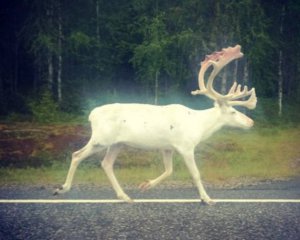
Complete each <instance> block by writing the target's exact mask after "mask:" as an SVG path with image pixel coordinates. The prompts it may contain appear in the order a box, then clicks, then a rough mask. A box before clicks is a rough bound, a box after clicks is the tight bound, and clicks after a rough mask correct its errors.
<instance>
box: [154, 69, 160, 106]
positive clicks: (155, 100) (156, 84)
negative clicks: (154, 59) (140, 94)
mask: <svg viewBox="0 0 300 240" xmlns="http://www.w3.org/2000/svg"><path fill="white" fill-rule="evenodd" d="M158 76H159V71H158V70H156V72H155V90H154V91H155V93H154V95H155V96H154V104H155V105H157V104H158V90H159V89H158Z"/></svg>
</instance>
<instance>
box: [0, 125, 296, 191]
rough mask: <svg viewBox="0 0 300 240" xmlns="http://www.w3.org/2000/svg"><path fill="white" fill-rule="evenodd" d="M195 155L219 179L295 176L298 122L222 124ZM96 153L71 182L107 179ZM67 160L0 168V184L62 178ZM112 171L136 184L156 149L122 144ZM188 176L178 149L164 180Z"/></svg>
mask: <svg viewBox="0 0 300 240" xmlns="http://www.w3.org/2000/svg"><path fill="white" fill-rule="evenodd" d="M195 157H196V161H197V164H198V167H199V169H200V172H201V175H202V179H203V180H204V181H206V182H209V183H213V184H214V183H216V184H218V183H224V182H227V181H231V180H232V179H235V180H239V179H255V180H270V179H279V178H280V179H282V178H293V177H299V176H300V127H296V128H286V129H282V128H278V127H277V128H262V127H260V128H259V127H258V128H254V129H252V130H250V131H240V130H233V129H225V130H223V131H221V132H219V133H217V134H216V135H215V136H213V137H212V138H210V139H209V140H208V141H206V142H204V143H202V144H201V145H200V146H198V147H197V149H196V154H195ZM97 159H99V156H98V157H97V158H95V159H90V160H87V161H84V162H83V163H82V164H81V165H80V166H79V168H78V171H77V172H76V175H75V179H74V183H75V184H76V183H77V184H84V183H88V184H90V183H92V184H100V185H109V182H108V180H107V178H106V176H105V174H104V172H103V170H102V169H101V168H100V166H99V165H100V164H99V161H98V160H97ZM69 162H70V160H68V161H67V162H64V163H57V162H56V163H55V164H54V165H52V166H49V167H43V168H25V169H13V168H0V184H2V185H3V184H11V183H16V184H19V183H22V184H62V183H63V182H64V180H65V177H66V174H67V171H68V168H69ZM115 172H116V175H117V178H118V179H119V181H120V182H122V184H124V185H126V184H129V185H137V184H139V183H141V182H142V181H144V180H147V179H153V178H155V177H157V176H159V174H161V173H162V172H163V164H162V161H161V156H160V153H159V152H158V151H146V152H144V151H140V150H130V149H128V150H126V151H125V152H123V153H122V154H121V155H120V157H119V160H118V161H117V163H116V170H115ZM174 181H176V182H182V183H183V182H184V183H186V182H189V183H190V182H191V177H190V175H189V173H188V171H187V169H186V167H185V165H184V163H183V161H182V159H181V157H180V156H179V155H178V154H175V157H174V173H173V175H172V176H171V177H170V178H169V180H167V181H166V183H172V182H174Z"/></svg>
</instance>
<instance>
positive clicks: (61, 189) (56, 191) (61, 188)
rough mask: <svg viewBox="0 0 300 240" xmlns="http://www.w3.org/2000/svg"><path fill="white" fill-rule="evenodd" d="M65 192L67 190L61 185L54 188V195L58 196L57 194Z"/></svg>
mask: <svg viewBox="0 0 300 240" xmlns="http://www.w3.org/2000/svg"><path fill="white" fill-rule="evenodd" d="M64 192H65V191H64V188H63V187H59V188H57V189H55V190H54V192H53V195H54V196H56V195H59V194H61V193H64Z"/></svg>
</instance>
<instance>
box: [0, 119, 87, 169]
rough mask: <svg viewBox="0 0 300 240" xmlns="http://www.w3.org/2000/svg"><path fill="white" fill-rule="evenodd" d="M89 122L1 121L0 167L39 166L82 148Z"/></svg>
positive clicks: (85, 140)
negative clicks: (59, 123) (64, 124)
mask: <svg viewBox="0 0 300 240" xmlns="http://www.w3.org/2000/svg"><path fill="white" fill-rule="evenodd" d="M89 137H90V128H89V127H88V126H82V125H76V126H62V125H59V126H58V125H51V126H50V125H47V126H45V125H43V126H41V125H35V124H30V123H14V124H0V167H8V166H11V167H28V166H30V167H39V166H41V165H48V164H49V162H50V159H59V156H62V155H63V154H70V153H71V152H73V151H75V150H77V149H79V148H81V147H82V146H84V145H85V144H86V142H87V141H88V139H89Z"/></svg>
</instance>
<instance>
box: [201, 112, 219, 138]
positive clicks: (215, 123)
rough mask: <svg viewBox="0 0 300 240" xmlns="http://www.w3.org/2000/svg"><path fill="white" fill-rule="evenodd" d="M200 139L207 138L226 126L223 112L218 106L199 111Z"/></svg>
mask: <svg viewBox="0 0 300 240" xmlns="http://www.w3.org/2000/svg"><path fill="white" fill-rule="evenodd" d="M198 122H199V124H200V125H199V128H200V129H199V134H201V137H200V138H201V139H200V141H203V140H206V139H207V138H209V137H210V136H211V135H212V134H214V133H215V132H217V131H218V130H220V129H221V128H222V127H223V126H224V122H223V120H222V113H221V111H220V109H219V108H218V107H213V108H210V109H207V110H202V111H198Z"/></svg>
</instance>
